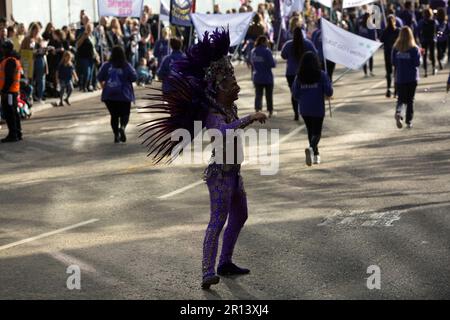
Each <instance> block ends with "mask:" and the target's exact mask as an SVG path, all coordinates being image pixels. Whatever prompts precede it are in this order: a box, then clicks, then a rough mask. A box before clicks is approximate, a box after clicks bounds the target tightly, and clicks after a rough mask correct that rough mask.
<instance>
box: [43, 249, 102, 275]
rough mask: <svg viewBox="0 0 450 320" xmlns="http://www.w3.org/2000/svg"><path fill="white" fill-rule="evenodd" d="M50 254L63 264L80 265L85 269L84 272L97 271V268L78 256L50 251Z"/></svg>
mask: <svg viewBox="0 0 450 320" xmlns="http://www.w3.org/2000/svg"><path fill="white" fill-rule="evenodd" d="M48 255H49V256H51V257H52V258H53V259H55V260H57V261H59V262H61V263H62V264H63V265H66V266H72V265H76V266H78V267H80V269H81V270H83V271H84V272H88V273H94V274H96V273H97V270H95V268H94V267H93V266H91V265H89V264H88V263H86V262H84V261H81V260H80V259H78V258H75V257H72V256H70V255H68V254H65V253H62V252H49V253H48Z"/></svg>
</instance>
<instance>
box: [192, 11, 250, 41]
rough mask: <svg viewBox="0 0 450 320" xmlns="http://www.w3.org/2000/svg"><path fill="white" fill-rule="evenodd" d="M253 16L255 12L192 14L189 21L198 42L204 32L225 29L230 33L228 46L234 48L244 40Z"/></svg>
mask: <svg viewBox="0 0 450 320" xmlns="http://www.w3.org/2000/svg"><path fill="white" fill-rule="evenodd" d="M254 15H255V12H245V13H235V14H203V13H192V14H191V19H192V22H193V24H194V27H195V31H197V34H198V37H199V39H200V40H202V39H203V35H204V34H205V31H209V32H212V31H214V30H216V28H219V29H220V28H225V29H229V31H230V46H231V47H234V46H237V45H239V44H240V43H241V42H242V40H244V38H245V35H246V34H247V30H248V27H249V26H250V23H251V22H252V20H253V16H254Z"/></svg>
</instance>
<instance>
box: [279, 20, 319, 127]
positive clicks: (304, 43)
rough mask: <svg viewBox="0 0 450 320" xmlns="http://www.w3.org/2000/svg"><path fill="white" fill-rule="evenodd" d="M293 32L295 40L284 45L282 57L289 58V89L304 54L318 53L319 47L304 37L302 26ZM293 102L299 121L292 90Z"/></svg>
mask: <svg viewBox="0 0 450 320" xmlns="http://www.w3.org/2000/svg"><path fill="white" fill-rule="evenodd" d="M293 34H294V38H293V40H289V41H287V42H286V43H285V45H284V46H283V49H282V50H281V57H282V58H283V59H284V60H287V64H286V79H287V82H288V84H289V89H292V84H293V83H294V79H295V77H296V75H297V72H298V68H299V66H300V60H301V58H302V57H303V54H304V53H305V52H308V51H311V52H314V53H315V54H317V49H316V48H315V47H314V44H313V43H312V42H311V41H310V40H308V39H305V38H304V37H303V31H302V29H301V28H299V27H297V28H295V29H294V33H293ZM291 102H292V108H293V110H294V114H295V118H294V121H298V120H299V115H298V105H297V102H296V101H295V99H294V97H293V96H292V91H291Z"/></svg>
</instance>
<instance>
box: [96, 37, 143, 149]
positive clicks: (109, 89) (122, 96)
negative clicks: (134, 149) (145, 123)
mask: <svg viewBox="0 0 450 320" xmlns="http://www.w3.org/2000/svg"><path fill="white" fill-rule="evenodd" d="M97 79H98V81H99V82H100V84H101V86H102V88H103V92H102V101H103V102H104V103H105V104H106V107H107V108H108V111H109V113H110V114H111V127H112V130H113V133H114V142H115V143H119V142H126V141H127V137H126V135H125V128H126V126H127V124H128V121H129V119H130V111H131V102H134V101H135V96H134V90H133V82H135V81H136V80H137V74H136V71H135V70H134V68H133V67H132V66H131V65H130V64H129V63H128V62H127V58H126V55H125V51H124V50H123V48H122V47H120V46H115V47H114V48H113V49H112V52H111V58H110V60H109V62H107V63H105V64H104V65H103V66H102V68H101V69H100V71H99V73H98V75H97ZM119 125H120V126H119Z"/></svg>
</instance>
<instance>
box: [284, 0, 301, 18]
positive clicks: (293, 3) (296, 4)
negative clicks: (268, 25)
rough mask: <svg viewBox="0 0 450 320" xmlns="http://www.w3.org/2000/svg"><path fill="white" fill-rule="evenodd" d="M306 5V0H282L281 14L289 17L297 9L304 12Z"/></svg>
mask: <svg viewBox="0 0 450 320" xmlns="http://www.w3.org/2000/svg"><path fill="white" fill-rule="evenodd" d="M304 6H305V0H281V1H280V9H281V16H282V17H285V18H287V17H290V16H291V14H292V13H293V12H295V11H299V12H303V8H304Z"/></svg>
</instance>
